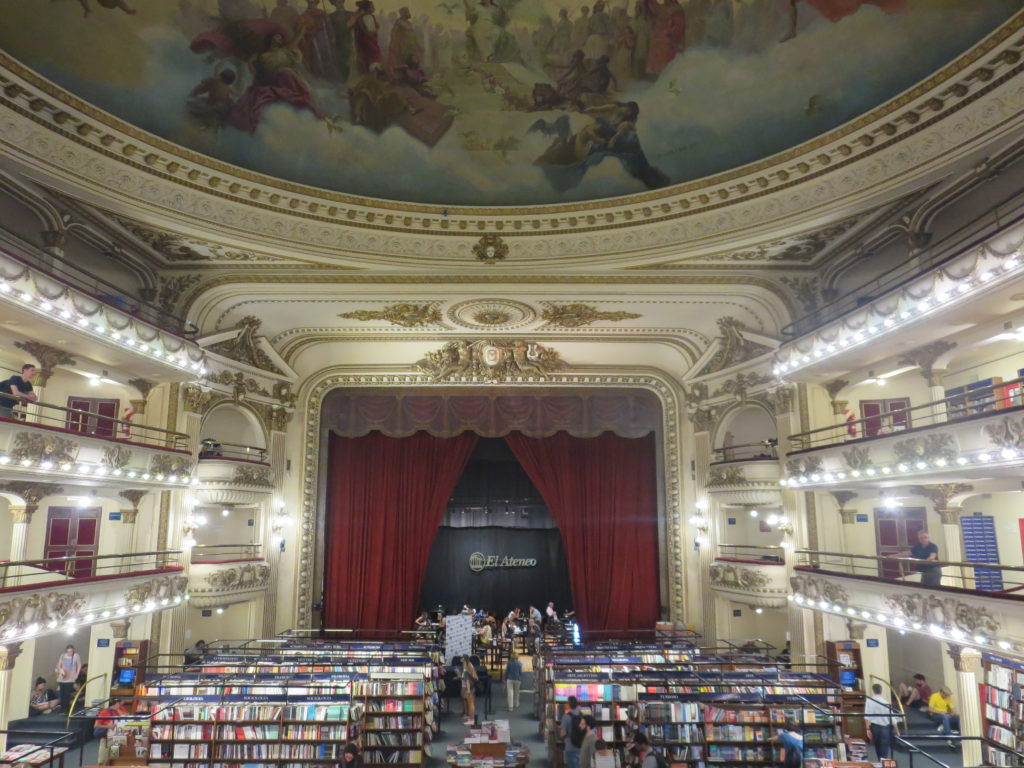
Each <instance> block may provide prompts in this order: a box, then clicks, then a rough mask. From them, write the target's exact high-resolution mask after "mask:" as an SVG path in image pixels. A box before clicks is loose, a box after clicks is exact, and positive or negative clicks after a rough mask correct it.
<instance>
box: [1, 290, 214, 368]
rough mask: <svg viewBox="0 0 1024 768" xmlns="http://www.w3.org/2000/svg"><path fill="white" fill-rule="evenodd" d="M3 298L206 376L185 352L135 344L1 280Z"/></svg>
mask: <svg viewBox="0 0 1024 768" xmlns="http://www.w3.org/2000/svg"><path fill="white" fill-rule="evenodd" d="M0 294H5V295H7V296H8V297H9V298H12V297H13V298H15V299H17V300H19V301H21V303H23V304H27V305H28V306H30V307H32V308H33V309H38V310H42V311H43V312H46V313H47V314H49V315H52V316H53V317H55V318H57V319H59V320H63V321H64V322H65V323H67V324H68V325H71V326H74V327H76V328H78V329H79V330H82V331H88V332H89V333H92V334H93V335H95V336H100V337H103V338H105V339H111V340H113V341H116V342H120V343H121V344H123V345H124V346H126V347H128V348H129V349H131V350H132V351H135V352H141V353H143V354H150V355H152V356H153V357H155V358H157V359H160V360H163V361H165V362H167V363H170V364H171V365H174V366H177V367H178V368H181V369H182V370H186V371H193V372H195V373H197V374H199V375H200V376H203V375H205V374H206V367H205V366H204V365H203V361H202V360H191V361H190V360H189V359H188V357H187V356H186V355H185V354H184V353H183V352H182V353H180V354H176V353H174V352H165V351H163V350H162V349H160V348H159V347H158V346H157V345H156V344H153V345H150V344H148V343H146V342H144V341H141V340H140V341H136V340H135V339H134V338H132V337H131V336H128V335H127V334H124V333H121V332H120V331H116V330H112V329H110V328H107V327H105V326H104V325H102V324H100V323H93V322H91V321H90V320H89V318H87V317H85V316H84V315H76V314H75V313H73V312H71V311H69V310H67V309H59V308H58V307H56V306H54V305H53V304H52V303H51V302H50V301H49V300H48V299H46V298H45V297H43V296H33V295H32V294H31V293H28V292H27V291H19V290H16V289H15V288H13V287H12V286H11V284H10V283H8V282H7V281H6V280H0Z"/></svg>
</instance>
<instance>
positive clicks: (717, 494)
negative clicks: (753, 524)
mask: <svg viewBox="0 0 1024 768" xmlns="http://www.w3.org/2000/svg"><path fill="white" fill-rule="evenodd" d="M781 477H782V471H781V468H780V466H779V459H778V454H777V452H776V447H775V443H774V441H767V440H766V441H763V442H758V443H748V444H743V445H734V446H729V447H725V448H716V449H714V451H713V453H712V461H711V464H710V470H709V473H708V482H707V489H708V493H709V494H711V495H712V496H713V497H714V498H715V499H716V500H717V501H718V502H719V503H721V504H724V505H726V506H758V505H760V506H778V505H779V504H781V501H782V497H781V494H780V493H779V479H780V478H781Z"/></svg>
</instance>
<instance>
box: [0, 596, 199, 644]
mask: <svg viewBox="0 0 1024 768" xmlns="http://www.w3.org/2000/svg"><path fill="white" fill-rule="evenodd" d="M190 597H191V596H190V595H189V594H188V592H183V593H182V594H180V595H174V596H172V597H162V598H159V599H157V598H150V599H148V600H146V601H145V602H143V603H136V604H129V603H116V604H114V605H105V606H100V607H89V608H82V609H81V610H80V611H78V612H75V613H70V614H68V615H67V616H63V617H62V618H61V619H60V621H57V620H56V619H51V620H50V621H48V622H46V623H45V624H44V623H41V622H31V623H29V624H24V625H21V624H19V625H17V626H14V627H8V628H7V629H5V630H4V631H3V632H2V633H0V643H19V642H22V641H24V640H31V639H32V638H35V637H40V636H42V635H46V634H56V633H57V632H59V631H61V630H63V631H65V632H67V634H69V635H70V634H74V632H75V631H76V630H78V629H80V628H82V627H89V626H92V625H93V624H106V623H107V622H111V621H118V620H119V619H123V618H126V617H130V616H137V615H140V614H145V613H152V612H154V611H163V610H167V609H170V608H175V607H177V606H179V605H181V604H182V603H183V602H187V601H188V600H189V598H190Z"/></svg>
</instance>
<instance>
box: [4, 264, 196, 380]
mask: <svg viewBox="0 0 1024 768" xmlns="http://www.w3.org/2000/svg"><path fill="white" fill-rule="evenodd" d="M41 258H42V257H39V256H36V258H30V257H29V253H28V252H27V251H22V252H15V251H14V250H13V249H12V248H10V247H9V246H8V247H2V248H0V307H2V308H3V311H4V316H5V318H6V319H7V320H8V321H9V322H11V323H16V327H17V329H18V334H19V335H21V336H27V337H29V338H32V339H34V340H36V341H40V342H44V343H52V341H53V340H54V339H59V338H67V339H69V341H70V340H72V339H73V342H71V344H72V345H73V347H74V349H75V350H77V352H78V353H79V354H81V355H82V356H83V357H88V358H90V359H92V360H95V361H97V362H99V363H102V364H103V365H104V366H105V367H106V368H107V369H108V370H110V371H124V372H129V373H130V374H131V375H133V376H137V377H141V378H145V379H150V380H152V381H156V382H167V381H189V380H192V379H194V378H196V377H197V376H200V375H202V374H203V373H205V362H204V352H203V350H202V348H201V347H200V346H199V345H198V344H196V343H195V342H194V341H192V340H191V338H190V337H191V336H192V335H194V332H195V329H194V328H192V327H191V326H190V325H188V324H187V323H185V322H184V321H183V320H180V319H179V318H176V317H174V316H173V315H171V314H169V313H167V312H166V311H164V310H162V309H160V308H159V307H158V306H156V305H154V304H150V303H147V302H144V301H142V300H140V299H137V298H135V297H133V296H128V295H125V294H124V293H123V292H122V291H121V290H120V289H119V288H118V287H117V286H114V285H112V284H110V283H107V282H106V281H104V280H102V279H101V278H99V277H96V276H94V275H91V274H89V273H87V272H84V271H83V270H82V269H81V268H80V267H78V266H75V265H74V264H73V263H72V262H70V261H65V260H61V259H59V258H58V257H56V256H50V255H48V256H46V257H45V261H42V260H41ZM43 264H45V267H44V266H43Z"/></svg>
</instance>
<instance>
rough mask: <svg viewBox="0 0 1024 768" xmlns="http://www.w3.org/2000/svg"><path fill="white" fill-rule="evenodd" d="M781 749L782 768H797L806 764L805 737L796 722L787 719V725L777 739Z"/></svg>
mask: <svg viewBox="0 0 1024 768" xmlns="http://www.w3.org/2000/svg"><path fill="white" fill-rule="evenodd" d="M776 740H777V741H778V742H779V747H781V752H780V755H779V762H781V763H782V768H797V767H798V766H801V765H803V763H804V737H803V735H802V734H801V733H800V730H799V726H797V723H796V720H794V719H793V718H792V717H787V718H786V724H785V726H784V727H783V729H782V731H780V732H779V735H778V736H777V737H776Z"/></svg>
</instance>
